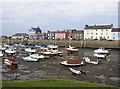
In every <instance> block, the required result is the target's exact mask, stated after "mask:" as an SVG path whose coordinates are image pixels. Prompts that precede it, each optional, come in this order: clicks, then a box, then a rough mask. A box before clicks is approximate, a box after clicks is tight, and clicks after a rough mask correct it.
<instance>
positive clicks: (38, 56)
mask: <svg viewBox="0 0 120 89" xmlns="http://www.w3.org/2000/svg"><path fill="white" fill-rule="evenodd" d="M30 57H32V58H38V59H42V58H45V56H44V55H39V54H31V55H30Z"/></svg>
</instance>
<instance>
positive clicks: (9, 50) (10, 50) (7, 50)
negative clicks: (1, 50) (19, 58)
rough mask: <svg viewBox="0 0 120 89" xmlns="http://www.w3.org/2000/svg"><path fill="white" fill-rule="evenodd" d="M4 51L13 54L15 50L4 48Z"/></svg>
mask: <svg viewBox="0 0 120 89" xmlns="http://www.w3.org/2000/svg"><path fill="white" fill-rule="evenodd" d="M5 52H6V53H8V54H13V53H16V50H14V49H11V48H8V49H6V50H5Z"/></svg>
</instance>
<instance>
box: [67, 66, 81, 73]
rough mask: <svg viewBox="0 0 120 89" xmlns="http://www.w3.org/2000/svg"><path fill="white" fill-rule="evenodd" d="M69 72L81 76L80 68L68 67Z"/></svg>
mask: <svg viewBox="0 0 120 89" xmlns="http://www.w3.org/2000/svg"><path fill="white" fill-rule="evenodd" d="M69 70H70V71H71V72H72V73H75V74H82V72H83V70H82V69H81V68H80V67H70V68H69Z"/></svg>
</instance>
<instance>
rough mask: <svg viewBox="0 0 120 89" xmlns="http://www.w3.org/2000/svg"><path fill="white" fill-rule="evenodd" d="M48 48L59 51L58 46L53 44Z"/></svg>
mask: <svg viewBox="0 0 120 89" xmlns="http://www.w3.org/2000/svg"><path fill="white" fill-rule="evenodd" d="M47 47H48V48H51V49H57V48H58V45H53V44H51V45H48V46H47Z"/></svg>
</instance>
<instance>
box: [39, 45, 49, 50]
mask: <svg viewBox="0 0 120 89" xmlns="http://www.w3.org/2000/svg"><path fill="white" fill-rule="evenodd" d="M40 49H41V50H43V51H46V50H47V49H48V47H47V45H42V46H41V47H40Z"/></svg>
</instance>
